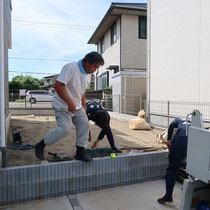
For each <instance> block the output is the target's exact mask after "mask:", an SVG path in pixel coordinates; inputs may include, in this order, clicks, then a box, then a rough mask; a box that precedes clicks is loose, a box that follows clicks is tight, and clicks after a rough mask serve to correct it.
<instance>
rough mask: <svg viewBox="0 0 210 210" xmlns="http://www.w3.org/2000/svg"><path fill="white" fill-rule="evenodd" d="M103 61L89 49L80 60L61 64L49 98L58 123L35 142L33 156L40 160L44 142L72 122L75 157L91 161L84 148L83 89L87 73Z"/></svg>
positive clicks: (86, 128)
mask: <svg viewBox="0 0 210 210" xmlns="http://www.w3.org/2000/svg"><path fill="white" fill-rule="evenodd" d="M103 64H104V60H103V58H102V56H101V55H100V54H99V53H97V52H91V53H88V54H87V55H86V56H85V57H84V58H83V59H82V60H80V61H78V62H72V63H68V64H66V65H65V66H64V67H63V68H62V70H61V73H60V75H59V76H58V78H57V80H56V83H55V90H56V92H55V94H54V96H53V100H52V106H53V109H54V111H55V117H56V122H57V124H58V126H57V127H56V128H54V129H53V130H51V131H50V132H49V133H47V134H46V135H45V136H44V138H43V139H42V140H41V141H40V142H39V143H37V144H36V145H35V155H36V157H37V158H39V159H40V160H44V148H45V146H46V145H48V146H50V145H52V144H54V143H56V142H57V141H58V140H60V139H61V138H63V137H65V136H67V135H68V133H69V132H70V128H71V125H72V123H73V124H74V125H75V127H76V155H75V159H77V160H82V161H86V162H89V161H91V158H90V157H89V156H87V155H86V154H85V151H84V149H85V146H86V144H87V140H88V133H89V123H88V118H87V115H86V98H85V89H86V85H87V75H88V74H92V73H93V72H95V71H96V69H98V68H99V67H100V66H101V65H103Z"/></svg>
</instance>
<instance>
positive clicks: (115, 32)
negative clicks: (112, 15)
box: [111, 22, 117, 45]
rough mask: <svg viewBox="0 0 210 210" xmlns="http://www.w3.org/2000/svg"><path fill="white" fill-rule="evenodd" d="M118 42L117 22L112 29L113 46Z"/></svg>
mask: <svg viewBox="0 0 210 210" xmlns="http://www.w3.org/2000/svg"><path fill="white" fill-rule="evenodd" d="M116 41H117V26H116V22H115V23H114V24H113V25H112V27H111V45H113V44H114V43H115V42H116Z"/></svg>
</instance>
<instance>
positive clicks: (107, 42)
mask: <svg viewBox="0 0 210 210" xmlns="http://www.w3.org/2000/svg"><path fill="white" fill-rule="evenodd" d="M116 23H117V41H116V42H115V43H114V44H113V45H112V46H111V30H108V31H107V32H106V34H105V35H104V46H105V51H104V53H103V54H102V56H103V59H104V61H105V63H104V65H103V66H102V67H100V69H99V73H98V76H99V75H101V74H103V73H104V72H107V71H109V86H112V76H113V75H114V72H113V71H110V70H108V69H107V68H108V67H109V66H110V65H118V66H120V18H118V19H117V21H116ZM98 83H99V87H98V88H99V89H101V86H102V84H101V82H100V81H98Z"/></svg>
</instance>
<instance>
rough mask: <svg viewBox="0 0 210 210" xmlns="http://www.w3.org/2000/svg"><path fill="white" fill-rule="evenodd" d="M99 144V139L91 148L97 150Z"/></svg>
mask: <svg viewBox="0 0 210 210" xmlns="http://www.w3.org/2000/svg"><path fill="white" fill-rule="evenodd" d="M98 143H99V139H96V140H95V141H94V143H93V145H92V146H91V148H92V149H93V148H96V147H97V145H98Z"/></svg>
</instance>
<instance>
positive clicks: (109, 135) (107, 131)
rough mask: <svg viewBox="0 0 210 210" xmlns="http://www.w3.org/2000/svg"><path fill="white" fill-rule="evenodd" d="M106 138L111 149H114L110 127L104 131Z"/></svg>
mask: <svg viewBox="0 0 210 210" xmlns="http://www.w3.org/2000/svg"><path fill="white" fill-rule="evenodd" d="M106 136H107V139H108V141H109V144H110V146H111V148H112V149H116V146H115V144H114V137H113V134H112V130H111V128H110V126H109V127H108V128H107V130H106Z"/></svg>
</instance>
